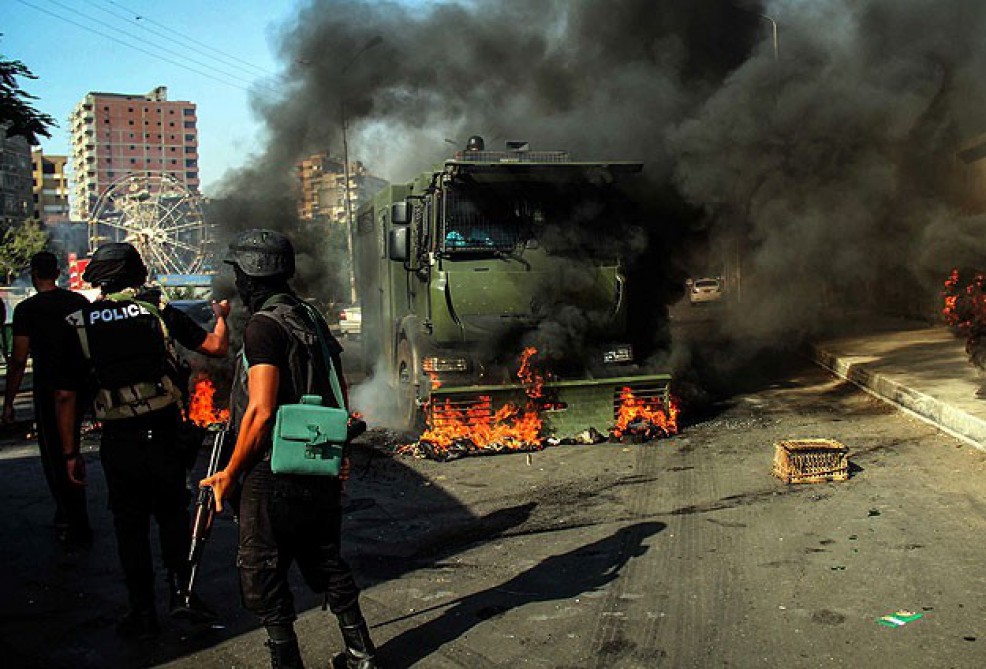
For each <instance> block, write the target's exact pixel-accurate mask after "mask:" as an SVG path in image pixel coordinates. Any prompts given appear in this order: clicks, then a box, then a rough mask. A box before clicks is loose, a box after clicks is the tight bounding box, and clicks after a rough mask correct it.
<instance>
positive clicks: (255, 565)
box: [201, 230, 379, 669]
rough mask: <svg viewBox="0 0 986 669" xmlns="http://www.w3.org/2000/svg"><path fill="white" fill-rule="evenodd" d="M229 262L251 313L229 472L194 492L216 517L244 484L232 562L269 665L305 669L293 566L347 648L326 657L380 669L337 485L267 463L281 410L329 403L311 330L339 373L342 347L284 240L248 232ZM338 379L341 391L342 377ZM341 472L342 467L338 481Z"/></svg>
mask: <svg viewBox="0 0 986 669" xmlns="http://www.w3.org/2000/svg"><path fill="white" fill-rule="evenodd" d="M226 262H227V263H229V264H231V265H232V266H233V270H234V271H235V273H236V288H237V292H239V294H240V297H241V298H242V299H243V303H244V304H245V305H246V306H247V308H248V310H249V311H250V320H249V321H248V322H247V325H246V332H245V333H244V336H243V354H242V355H241V356H238V357H237V370H236V376H235V377H234V380H233V390H232V397H231V399H230V425H231V427H232V429H234V430H236V431H237V435H236V447H235V449H234V451H233V453H232V456H231V457H230V461H229V464H228V465H227V466H226V468H225V469H223V470H222V471H220V472H218V473H216V474H215V475H214V476H211V477H209V478H207V479H204V480H203V481H202V482H201V485H203V486H211V487H212V490H213V494H214V495H215V498H216V508H217V510H221V509H222V500H223V497H225V496H228V495H229V494H230V490H231V489H232V488H233V487H234V486H235V485H237V484H238V483H239V481H240V479H241V478H242V490H241V497H240V502H239V517H240V546H239V552H238V555H237V560H236V563H237V566H238V567H239V569H240V587H241V592H242V596H243V602H244V606H246V608H247V609H249V610H250V611H253V612H254V613H256V614H257V615H258V616H259V617H260V619H261V621H262V622H263V624H264V626H265V627H266V629H267V634H268V637H269V639H268V640H267V642H266V645H267V646H268V648H269V649H270V652H271V666H273V667H282V668H288V669H292V668H296V667H302V666H303V665H302V660H301V653H300V649H299V647H298V639H297V637H296V636H295V632H294V621H295V620H296V619H297V615H296V614H295V610H294V605H293V598H292V595H291V590H290V587H289V584H288V569H289V567H290V566H291V563H292V562H293V561H297V562H298V566H299V567H300V568H301V573H302V576H303V577H304V579H305V582H306V583H307V584H308V586H309V587H310V588H311V589H312V590H314V591H315V592H320V593H324V595H325V599H326V602H327V603H328V606H329V608H330V609H331V611H332V612H333V613H334V614H336V616H337V617H338V620H339V626H340V629H341V630H342V637H343V640H344V642H345V645H346V650H345V651H344V652H343V653H340V654H339V655H337V656H336V657H335V658H334V659H333V666H334V667H345V668H347V669H374V668H376V667H378V666H379V665H378V664H377V663H376V660H375V659H374V655H375V652H376V651H375V648H374V646H373V642H372V641H371V640H370V634H369V630H368V629H367V625H366V622H365V621H364V619H363V614H362V613H361V612H360V607H359V589H358V588H357V586H356V583H355V581H354V580H353V575H352V572H351V570H350V568H349V566H348V565H347V564H346V563H345V562H344V561H343V559H342V557H341V555H340V543H341V524H342V511H341V493H342V484H341V482H340V478H336V477H330V476H286V475H275V474H273V473H272V472H271V466H270V455H271V428H272V427H273V423H274V418H275V414H276V412H277V408H278V407H279V406H280V405H282V404H285V403H297V402H298V400H299V397H300V395H301V394H314V395H321V396H322V397H323V401H325V402H327V403H329V404H331V405H335V401H334V396H333V393H332V391H331V389H330V385H329V371H328V365H327V364H326V361H325V360H324V359H323V355H322V353H321V347H320V345H319V340H318V338H317V337H316V336H313V335H314V334H315V328H318V329H319V330H320V331H321V332H322V335H323V338H324V339H325V340H326V341H327V342H328V346H329V349H330V351H329V355H330V356H331V359H332V364H333V366H334V367H335V369H336V370H337V372H341V369H342V364H341V360H340V358H339V353H340V352H341V351H342V347H341V346H339V343H338V342H337V341H336V340H335V338H333V337H332V335H330V334H329V332H328V327H327V326H326V325H325V322H324V321H323V320H322V319H321V318H320V317H318V318H317V319H315V318H313V317H312V315H311V314H310V312H309V311H307V310H306V309H304V307H303V306H302V304H301V301H300V300H299V298H298V297H297V296H296V295H295V293H294V291H293V290H292V289H291V288H290V287H289V286H288V279H290V278H291V277H292V276H293V275H294V265H295V257H294V249H293V247H292V246H291V242H290V241H289V240H288V238H287V237H285V236H284V235H282V234H280V233H278V232H275V231H272V230H247V231H246V232H243V233H241V234H240V235H239V236H237V237H236V238H235V239H234V240H233V241H232V243H231V244H230V249H229V253H228V255H227V256H226ZM261 312H263V313H261ZM244 366H245V367H246V369H244ZM309 372H311V373H309ZM309 379H310V380H309ZM339 379H340V385H342V388H343V392H345V384H344V382H343V381H342V378H341V374H339ZM347 470H348V463H345V464H344V465H343V477H344V476H345V474H346V472H347Z"/></svg>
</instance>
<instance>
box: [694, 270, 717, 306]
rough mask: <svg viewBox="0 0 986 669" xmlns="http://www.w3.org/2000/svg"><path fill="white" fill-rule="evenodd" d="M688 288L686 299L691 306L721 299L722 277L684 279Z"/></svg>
mask: <svg viewBox="0 0 986 669" xmlns="http://www.w3.org/2000/svg"><path fill="white" fill-rule="evenodd" d="M685 286H686V288H687V289H688V301H689V303H691V305H692V306H696V305H698V304H705V303H708V302H718V301H719V300H721V299H722V278H721V277H718V276H715V277H702V278H700V279H688V280H687V281H685Z"/></svg>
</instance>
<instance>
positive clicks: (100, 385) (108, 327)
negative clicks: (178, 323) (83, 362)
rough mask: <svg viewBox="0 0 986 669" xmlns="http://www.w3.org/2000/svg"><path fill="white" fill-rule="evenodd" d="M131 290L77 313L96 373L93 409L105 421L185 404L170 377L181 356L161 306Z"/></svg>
mask: <svg viewBox="0 0 986 669" xmlns="http://www.w3.org/2000/svg"><path fill="white" fill-rule="evenodd" d="M135 294H136V291H134V290H132V289H128V290H125V291H121V292H119V293H113V294H111V295H106V296H105V297H104V298H103V299H101V300H97V301H95V302H93V303H92V304H89V305H87V306H85V307H83V308H82V309H80V310H79V311H77V312H75V313H73V314H71V315H70V316H68V317H67V318H66V320H67V321H68V322H69V323H70V324H71V325H73V326H74V327H75V331H76V333H77V334H78V337H79V342H80V344H81V345H82V353H83V355H84V356H85V357H86V359H87V360H89V361H90V363H91V367H92V370H93V377H94V378H93V385H94V390H93V410H94V412H95V414H96V418H98V419H99V420H109V421H113V420H122V419H126V418H133V417H134V416H140V415H143V414H147V413H150V412H152V411H157V410H159V409H164V408H165V407H168V406H171V405H173V404H180V403H181V391H180V389H179V388H178V387H177V386H176V385H175V382H174V381H173V380H172V378H171V377H170V376H169V371H171V370H172V369H173V368H174V366H175V361H176V360H177V354H176V353H175V350H174V344H173V342H172V341H171V337H170V336H169V334H168V328H167V326H166V325H165V324H164V320H163V319H162V318H161V313H160V308H161V305H160V304H151V303H150V302H145V301H142V300H137V299H135Z"/></svg>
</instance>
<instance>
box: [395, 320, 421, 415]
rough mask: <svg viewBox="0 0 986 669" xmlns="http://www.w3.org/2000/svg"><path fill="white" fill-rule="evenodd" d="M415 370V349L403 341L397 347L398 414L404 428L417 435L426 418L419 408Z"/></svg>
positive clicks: (405, 340) (409, 343)
mask: <svg viewBox="0 0 986 669" xmlns="http://www.w3.org/2000/svg"><path fill="white" fill-rule="evenodd" d="M416 377H417V374H416V373H415V369H414V349H413V348H412V347H411V342H409V341H408V340H407V339H402V340H401V342H400V344H398V346H397V414H398V416H399V417H400V420H401V423H402V424H403V426H404V427H405V428H406V429H408V430H410V431H412V432H415V433H418V432H420V431H421V428H422V427H423V426H424V416H423V415H422V412H421V409H419V408H418V402H417V399H418V383H417V381H418V380H417V378H416Z"/></svg>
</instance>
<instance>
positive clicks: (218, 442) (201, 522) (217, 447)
mask: <svg viewBox="0 0 986 669" xmlns="http://www.w3.org/2000/svg"><path fill="white" fill-rule="evenodd" d="M228 435H229V429H228V428H223V429H221V430H219V431H218V432H216V436H215V437H214V438H213V440H212V453H211V454H210V455H209V467H208V468H207V469H206V473H205V476H206V477H209V476H212V475H213V474H215V473H216V472H217V471H219V464H220V462H222V460H223V459H224V457H225V455H226V454H225V453H223V449H224V447H225V445H226V438H227V436H228ZM215 516H216V500H215V498H214V497H213V495H212V488H210V487H208V486H200V487H199V496H198V499H196V500H195V520H194V521H193V522H192V542H191V546H190V547H189V549H188V564H189V566H190V567H191V569H190V571H189V576H188V588H186V589H185V605H186V606H189V605H190V602H191V597H192V587H193V586H194V585H195V576H196V575H197V574H198V570H199V563H200V562H201V561H202V551H203V549H204V548H205V542H206V540H208V538H209V533H210V532H211V531H212V521H213V519H214V518H215Z"/></svg>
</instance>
